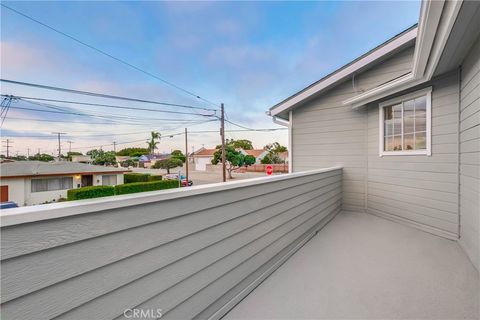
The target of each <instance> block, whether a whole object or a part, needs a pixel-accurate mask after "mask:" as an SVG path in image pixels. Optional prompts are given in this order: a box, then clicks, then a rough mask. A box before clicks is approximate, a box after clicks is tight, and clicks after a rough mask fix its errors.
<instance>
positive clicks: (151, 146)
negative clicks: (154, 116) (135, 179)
mask: <svg viewBox="0 0 480 320" xmlns="http://www.w3.org/2000/svg"><path fill="white" fill-rule="evenodd" d="M150 135H151V136H150V141H147V144H148V149H149V150H150V154H153V153H154V152H155V149H157V145H158V141H156V140H157V139H158V140H160V132H155V131H152V132H150Z"/></svg>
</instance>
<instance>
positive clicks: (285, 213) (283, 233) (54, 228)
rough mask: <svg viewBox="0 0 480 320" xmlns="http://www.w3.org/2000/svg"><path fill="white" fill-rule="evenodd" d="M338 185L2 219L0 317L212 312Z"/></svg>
mask: <svg viewBox="0 0 480 320" xmlns="http://www.w3.org/2000/svg"><path fill="white" fill-rule="evenodd" d="M341 190H342V171H341V169H336V170H332V171H327V172H321V173H318V172H317V173H311V174H308V175H301V176H293V177H289V178H285V179H282V180H275V182H262V183H253V184H252V185H248V186H243V187H240V188H238V189H229V190H220V191H218V190H215V191H212V192H205V193H202V194H199V195H192V196H188V197H180V198H176V199H171V200H165V201H159V202H152V203H147V204H138V205H134V206H125V207H120V208H117V209H112V210H103V211H92V212H87V213H84V214H80V215H73V216H68V217H64V218H57V219H50V220H43V221H38V222H32V223H25V224H19V225H12V226H7V227H2V229H1V231H2V232H1V237H2V260H1V268H2V274H1V277H2V278H1V286H2V297H1V298H2V304H1V308H2V319H51V318H57V319H113V318H116V317H120V318H121V317H123V311H124V310H125V309H127V308H135V307H137V308H144V309H147V308H148V309H149V308H153V309H158V308H160V309H162V313H163V314H164V316H163V318H177V319H179V318H181V319H187V318H193V317H195V316H197V315H200V314H201V315H205V316H206V315H211V314H213V313H215V312H217V311H218V310H220V309H221V308H222V307H223V306H224V305H225V304H228V303H229V301H231V300H234V299H235V298H236V299H238V297H239V294H240V296H241V294H246V293H248V290H251V286H252V284H253V283H255V281H258V279H259V277H261V276H262V275H264V273H265V272H266V271H268V270H271V269H272V268H274V267H275V266H276V265H277V264H278V263H279V261H282V259H284V258H285V257H286V256H288V254H290V253H291V251H292V249H294V248H295V246H297V245H299V244H301V243H302V241H305V240H306V239H307V237H309V236H311V234H312V233H313V232H314V231H316V230H318V228H319V227H320V226H321V225H322V224H324V223H326V222H327V221H328V219H330V218H331V217H333V215H334V214H336V213H337V212H338V211H339V209H340V206H341V198H342V194H341V193H342V191H341ZM179 192H181V191H179ZM112 201H115V200H113V199H112Z"/></svg>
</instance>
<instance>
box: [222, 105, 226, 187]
mask: <svg viewBox="0 0 480 320" xmlns="http://www.w3.org/2000/svg"><path fill="white" fill-rule="evenodd" d="M221 112H222V115H221V118H220V135H221V136H222V175H223V182H225V181H227V171H226V168H227V166H226V164H225V107H224V106H223V103H222V105H221Z"/></svg>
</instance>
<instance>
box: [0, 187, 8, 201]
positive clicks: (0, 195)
mask: <svg viewBox="0 0 480 320" xmlns="http://www.w3.org/2000/svg"><path fill="white" fill-rule="evenodd" d="M6 201H8V186H0V202H6Z"/></svg>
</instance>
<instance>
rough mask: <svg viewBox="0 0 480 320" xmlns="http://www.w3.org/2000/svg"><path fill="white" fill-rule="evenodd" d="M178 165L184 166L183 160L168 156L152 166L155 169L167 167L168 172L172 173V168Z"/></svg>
mask: <svg viewBox="0 0 480 320" xmlns="http://www.w3.org/2000/svg"><path fill="white" fill-rule="evenodd" d="M176 167H183V161H182V160H180V159H177V158H168V159H163V160H158V161H157V162H155V164H154V165H153V166H152V168H154V169H166V170H167V173H170V169H173V168H176Z"/></svg>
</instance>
